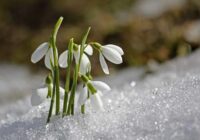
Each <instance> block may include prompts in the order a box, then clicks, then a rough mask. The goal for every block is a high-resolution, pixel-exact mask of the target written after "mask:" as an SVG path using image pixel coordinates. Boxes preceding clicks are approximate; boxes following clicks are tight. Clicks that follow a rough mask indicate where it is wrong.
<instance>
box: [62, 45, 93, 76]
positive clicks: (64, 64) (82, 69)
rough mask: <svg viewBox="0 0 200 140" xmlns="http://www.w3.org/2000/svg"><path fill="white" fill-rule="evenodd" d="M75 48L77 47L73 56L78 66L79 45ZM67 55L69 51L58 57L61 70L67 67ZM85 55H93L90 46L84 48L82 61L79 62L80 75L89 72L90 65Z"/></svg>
mask: <svg viewBox="0 0 200 140" xmlns="http://www.w3.org/2000/svg"><path fill="white" fill-rule="evenodd" d="M77 47H78V48H77V50H74V51H73V56H74V58H75V62H76V64H78V62H79V58H80V45H79V46H77ZM68 53H69V51H68V50H66V51H64V52H63V53H62V54H61V55H60V57H59V65H60V67H61V68H66V67H68ZM86 54H88V55H92V54H93V49H92V47H91V46H90V45H87V46H86V48H85V50H84V53H83V55H82V60H81V64H80V73H81V74H86V73H87V72H88V71H90V70H91V63H90V60H89V58H88V56H87V55H86Z"/></svg>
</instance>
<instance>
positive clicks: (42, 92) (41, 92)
mask: <svg viewBox="0 0 200 140" xmlns="http://www.w3.org/2000/svg"><path fill="white" fill-rule="evenodd" d="M36 92H37V94H38V95H39V96H40V97H41V98H43V99H45V98H46V96H47V93H48V88H47V87H44V88H39V89H37V90H36Z"/></svg>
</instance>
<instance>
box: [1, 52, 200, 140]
mask: <svg viewBox="0 0 200 140" xmlns="http://www.w3.org/2000/svg"><path fill="white" fill-rule="evenodd" d="M127 72H129V75H130V77H131V76H132V75H137V73H136V72H137V71H134V70H131V71H126V72H125V73H123V72H122V73H120V76H118V77H117V78H116V79H117V80H118V82H117V84H118V86H115V85H114V84H112V83H111V85H113V87H114V88H113V89H112V90H111V91H110V92H107V93H104V96H103V102H104V104H105V111H104V112H101V111H99V112H95V111H94V110H92V108H88V109H87V110H86V114H85V115H81V114H76V115H75V116H73V117H65V118H64V119H60V118H55V119H54V120H53V121H52V122H51V123H49V124H48V125H46V124H45V123H46V116H47V112H48V105H49V103H48V102H44V103H43V104H41V105H40V106H38V107H33V108H31V109H30V111H29V112H28V113H26V114H25V115H23V116H18V117H16V118H15V120H13V119H12V120H10V119H7V120H4V121H3V120H2V121H1V123H0V139H3V140H4V139H5V140H10V139H12V140H13V139H14V140H15V139H16V140H18V139H20V140H26V139H34V140H40V139H41V140H43V139H50V140H51V139H52V140H57V139H63V140H64V139H68V140H72V139H73V140H80V139H85V140H88V139H95V140H96V139H106V140H112V139H113V140H116V139H119V140H122V139H130V140H163V139H164V140H199V139H200V51H197V52H195V53H194V54H192V55H191V56H189V57H186V58H178V59H176V60H173V61H171V62H168V63H166V64H164V65H162V66H160V67H159V68H158V69H157V70H156V71H155V73H154V74H151V75H147V76H146V77H145V78H143V79H142V78H141V80H138V77H135V78H134V76H133V79H130V77H128V76H126V77H127V79H125V78H124V75H127ZM138 74H139V75H140V76H141V73H140V72H139V73H138ZM120 77H121V78H120ZM116 79H115V78H113V80H116ZM119 81H120V82H121V85H123V86H120V82H119ZM110 82H112V81H110ZM133 84H134V86H133ZM25 103H26V102H25ZM0 110H1V108H0Z"/></svg>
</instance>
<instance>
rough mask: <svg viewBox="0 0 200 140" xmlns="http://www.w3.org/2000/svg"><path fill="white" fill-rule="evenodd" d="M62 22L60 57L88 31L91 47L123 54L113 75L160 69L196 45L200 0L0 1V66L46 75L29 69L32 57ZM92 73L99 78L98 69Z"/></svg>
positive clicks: (94, 60)
mask: <svg viewBox="0 0 200 140" xmlns="http://www.w3.org/2000/svg"><path fill="white" fill-rule="evenodd" d="M60 16H63V17H64V22H63V24H62V28H61V30H60V32H59V35H58V46H59V52H60V53H61V52H62V51H63V50H65V49H66V46H67V43H68V40H69V39H70V38H71V37H74V38H75V40H76V42H77V43H79V42H80V39H81V36H82V34H83V33H84V32H85V31H86V30H87V28H88V26H91V27H92V31H91V34H90V36H89V40H90V41H98V42H100V43H102V44H106V43H114V44H117V45H119V46H121V47H122V48H123V49H124V51H125V56H124V63H123V64H122V65H120V66H117V67H116V66H115V67H114V66H113V65H111V64H110V66H111V67H113V70H115V69H120V68H124V67H128V66H141V65H146V64H147V63H148V62H150V61H152V60H153V61H155V62H158V63H162V62H164V61H166V60H169V59H172V58H174V57H177V56H183V55H187V54H188V53H190V52H191V51H194V50H195V49H197V48H198V46H199V43H200V1H199V0H93V1H90V0H73V1H72V0H71V1H70V0H58V1H56V0H1V1H0V42H1V45H0V61H1V62H6V63H17V64H26V65H29V66H30V68H34V69H35V70H38V69H44V66H43V62H40V64H38V65H33V64H31V63H30V56H31V53H32V52H33V51H34V50H35V48H36V47H37V46H38V45H39V44H40V43H43V42H44V41H47V40H48V39H49V36H50V34H51V31H52V29H53V26H54V24H55V22H56V21H57V19H58V18H59V17H60ZM95 57H97V54H95V55H94V57H93V58H95ZM96 61H97V60H96V59H92V62H93V63H96ZM95 66H97V65H95ZM93 72H94V74H96V75H100V74H102V71H101V70H99V69H98V67H95V71H93Z"/></svg>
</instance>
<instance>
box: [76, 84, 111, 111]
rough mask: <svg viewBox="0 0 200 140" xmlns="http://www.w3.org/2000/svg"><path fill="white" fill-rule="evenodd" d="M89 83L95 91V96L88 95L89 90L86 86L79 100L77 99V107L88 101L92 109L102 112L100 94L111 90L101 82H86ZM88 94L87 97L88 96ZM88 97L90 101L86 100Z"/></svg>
mask: <svg viewBox="0 0 200 140" xmlns="http://www.w3.org/2000/svg"><path fill="white" fill-rule="evenodd" d="M88 82H89V83H91V84H92V85H93V86H94V88H95V89H96V90H97V92H96V93H95V94H90V92H89V91H90V90H89V89H88V87H87V86H85V87H84V88H83V90H82V92H81V93H80V96H79V99H78V106H81V105H83V104H85V102H86V101H87V100H88V101H89V102H90V104H91V106H92V107H94V108H95V109H96V110H104V108H103V102H102V99H101V96H103V94H102V92H106V91H109V90H110V89H111V88H110V87H109V86H108V85H107V84H106V83H104V82H102V81H88ZM88 94H89V96H88ZM88 97H90V99H88Z"/></svg>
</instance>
